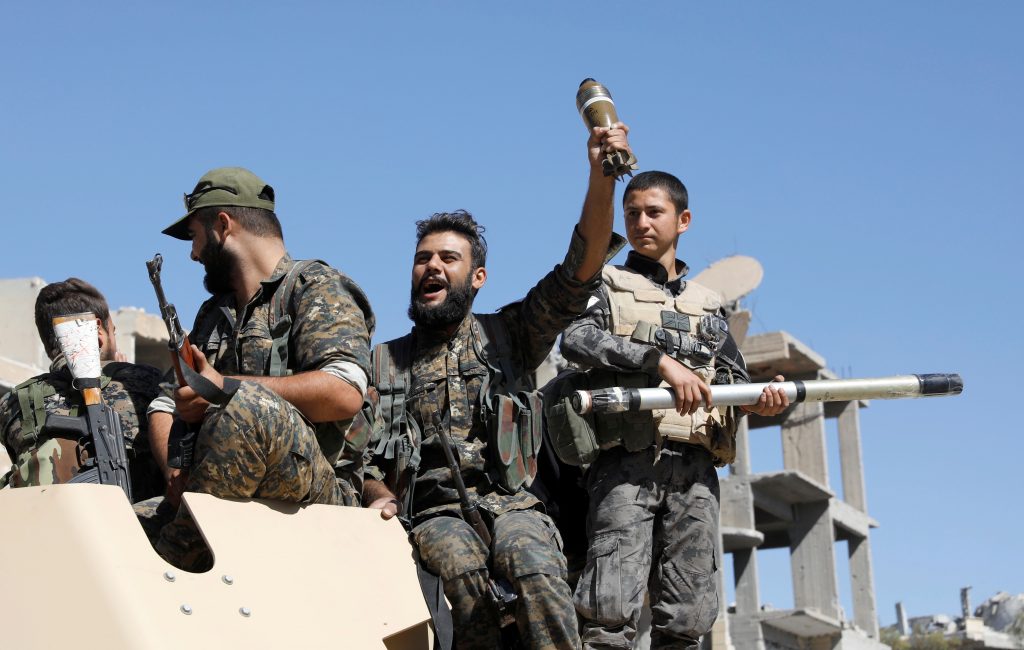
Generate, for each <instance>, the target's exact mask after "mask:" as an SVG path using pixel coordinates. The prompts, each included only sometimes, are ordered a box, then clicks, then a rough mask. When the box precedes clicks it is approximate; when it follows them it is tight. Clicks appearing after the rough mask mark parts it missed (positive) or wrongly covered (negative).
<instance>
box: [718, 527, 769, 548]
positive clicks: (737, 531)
mask: <svg viewBox="0 0 1024 650" xmlns="http://www.w3.org/2000/svg"><path fill="white" fill-rule="evenodd" d="M721 531H722V548H723V549H724V550H725V552H726V553H732V552H733V551H739V550H743V549H748V548H757V547H758V546H760V545H761V544H762V542H764V533H760V532H758V531H756V530H754V529H752V528H731V527H724V526H723V527H722V528H721Z"/></svg>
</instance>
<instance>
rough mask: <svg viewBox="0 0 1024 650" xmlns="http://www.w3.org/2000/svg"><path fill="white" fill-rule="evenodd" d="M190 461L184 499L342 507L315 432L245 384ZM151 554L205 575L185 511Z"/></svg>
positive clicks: (280, 402)
mask: <svg viewBox="0 0 1024 650" xmlns="http://www.w3.org/2000/svg"><path fill="white" fill-rule="evenodd" d="M193 458H194V460H193V463H192V467H191V468H190V470H189V475H188V480H187V482H186V483H185V491H186V492H203V493H206V494H212V495H213V496H216V497H222V498H250V497H256V498H262V499H278V500H281V501H291V502H299V503H325V504H335V505H342V504H343V503H344V501H345V497H344V492H345V491H344V490H343V489H342V486H341V485H340V484H339V482H338V481H337V480H335V476H334V468H333V467H331V465H330V463H329V462H328V461H327V459H326V458H325V457H324V455H323V452H321V451H320V445H319V443H317V439H316V432H315V431H314V429H313V427H312V426H310V425H309V424H308V423H307V422H306V421H305V420H304V419H303V418H302V416H301V414H300V413H299V412H298V410H296V408H295V407H294V406H292V405H291V404H289V403H288V402H287V401H285V400H284V399H282V398H281V397H279V396H278V395H277V394H276V393H274V392H273V391H271V390H270V389H268V388H265V387H263V386H262V385H260V384H257V383H255V382H249V381H243V382H242V385H241V387H240V388H239V389H238V391H237V392H236V393H235V394H234V396H233V397H232V398H231V401H229V402H228V403H227V404H226V405H225V406H223V407H221V408H217V409H211V411H210V413H208V414H207V416H206V419H205V420H204V421H203V426H202V428H200V430H199V435H198V437H197V439H196V448H195V453H194V455H193ZM156 549H157V551H158V552H159V553H160V555H162V556H163V557H164V559H166V560H167V561H168V562H170V563H171V564H174V565H175V566H177V567H179V568H182V569H186V570H190V571H203V570H206V569H208V568H209V567H210V566H211V563H212V557H211V555H210V550H209V548H207V547H206V545H205V544H204V543H203V541H202V537H201V536H200V534H199V531H198V530H197V529H196V525H195V522H193V520H192V517H191V516H190V514H189V513H188V511H187V509H186V508H179V509H178V513H177V516H176V517H175V518H174V520H173V521H172V522H171V523H169V524H167V525H166V526H164V527H163V529H162V530H161V531H160V537H159V539H158V540H157V543H156Z"/></svg>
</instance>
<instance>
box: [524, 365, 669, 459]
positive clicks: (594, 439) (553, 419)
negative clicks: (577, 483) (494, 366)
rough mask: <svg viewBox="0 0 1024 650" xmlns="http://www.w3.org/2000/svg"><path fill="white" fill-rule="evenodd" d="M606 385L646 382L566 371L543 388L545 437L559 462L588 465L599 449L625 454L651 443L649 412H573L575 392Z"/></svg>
mask: <svg viewBox="0 0 1024 650" xmlns="http://www.w3.org/2000/svg"><path fill="white" fill-rule="evenodd" d="M610 386H622V387H625V388H647V387H649V386H650V379H649V378H648V377H647V375H644V374H638V373H623V372H615V371H610V370H603V369H594V370H588V371H585V372H583V371H579V370H572V369H570V370H566V371H563V372H562V373H560V374H559V375H558V376H557V377H555V378H554V379H553V380H551V382H550V383H548V385H547V386H545V387H544V401H545V407H544V414H545V416H546V417H547V427H548V434H549V435H550V438H551V442H552V444H553V445H554V448H555V454H556V455H557V456H558V458H559V460H561V461H562V462H563V463H565V464H567V465H577V466H578V465H589V464H590V463H592V462H594V460H596V459H597V455H598V454H599V453H600V451H601V450H602V449H608V448H611V447H617V446H619V445H622V446H624V447H626V449H627V450H629V451H640V450H642V449H647V448H648V447H650V446H651V445H653V444H654V443H655V433H654V432H655V426H654V415H653V414H652V412H651V411H627V412H623V413H606V414H601V415H594V414H589V413H588V414H587V415H580V414H579V413H577V412H576V411H575V409H573V407H572V402H571V397H572V394H573V393H574V392H575V391H577V390H590V389H591V388H607V387H610Z"/></svg>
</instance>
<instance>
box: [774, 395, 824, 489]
mask: <svg viewBox="0 0 1024 650" xmlns="http://www.w3.org/2000/svg"><path fill="white" fill-rule="evenodd" d="M782 461H783V464H784V465H785V467H786V469H790V470H799V471H801V472H803V473H804V474H806V475H807V476H808V477H809V478H811V479H813V480H815V481H817V482H818V483H820V484H822V485H823V486H825V487H828V456H827V455H826V452H825V406H824V404H822V403H821V402H802V403H800V404H797V405H796V406H794V407H793V410H792V411H791V412H790V413H789V414H788V415H787V416H786V419H785V420H783V422H782Z"/></svg>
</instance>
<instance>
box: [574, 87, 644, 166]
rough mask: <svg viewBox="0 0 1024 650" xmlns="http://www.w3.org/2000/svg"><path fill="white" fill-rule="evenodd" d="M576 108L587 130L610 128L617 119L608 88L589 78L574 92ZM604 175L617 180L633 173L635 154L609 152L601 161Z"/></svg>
mask: <svg viewBox="0 0 1024 650" xmlns="http://www.w3.org/2000/svg"><path fill="white" fill-rule="evenodd" d="M576 108H577V109H578V110H579V112H580V117H582V118H583V123H584V124H586V125H587V130H588V131H589V130H592V129H593V128H594V127H596V126H600V127H604V128H611V126H612V124H615V123H616V122H618V121H619V116H618V114H617V113H616V112H615V102H613V101H612V94H611V93H610V92H608V89H607V88H605V87H604V86H602V85H601V84H599V83H597V82H596V81H594V80H593V79H591V78H589V77H588V78H586V79H584V80H583V81H582V82H580V89H579V90H578V91H577V92H576ZM601 167H602V170H603V171H604V175H605V176H615V177H616V178H618V179H619V180H622V177H623V176H625V175H626V174H629V175H630V176H632V175H633V170H634V169H637V166H636V156H633V155H632V154H628V158H627V154H626V152H623V151H612V152H609V153H608V155H607V157H606V158H605V159H604V160H603V161H602V162H601Z"/></svg>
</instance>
